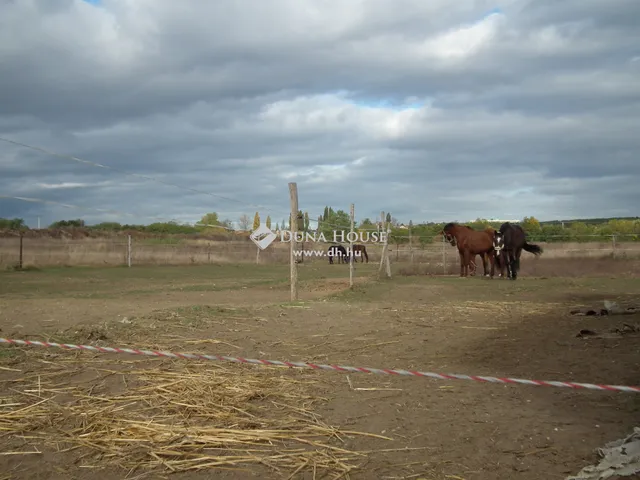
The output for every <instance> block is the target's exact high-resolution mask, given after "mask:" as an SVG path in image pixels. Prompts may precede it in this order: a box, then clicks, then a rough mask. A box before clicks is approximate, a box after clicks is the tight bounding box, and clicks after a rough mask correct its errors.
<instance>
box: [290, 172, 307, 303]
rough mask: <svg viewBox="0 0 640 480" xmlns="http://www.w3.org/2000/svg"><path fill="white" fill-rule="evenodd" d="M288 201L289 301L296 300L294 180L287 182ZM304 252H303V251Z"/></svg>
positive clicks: (296, 267)
mask: <svg viewBox="0 0 640 480" xmlns="http://www.w3.org/2000/svg"><path fill="white" fill-rule="evenodd" d="M289 201H290V203H291V216H290V219H289V224H290V225H289V228H290V230H291V244H290V246H291V249H290V254H289V262H290V265H291V301H292V302H295V301H297V300H298V264H297V263H296V256H295V249H296V233H298V185H297V184H296V183H295V182H291V183H289ZM303 254H304V252H303Z"/></svg>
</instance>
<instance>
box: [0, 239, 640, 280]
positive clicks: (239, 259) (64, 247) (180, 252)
mask: <svg viewBox="0 0 640 480" xmlns="http://www.w3.org/2000/svg"><path fill="white" fill-rule="evenodd" d="M624 239H625V236H624V235H616V236H615V237H612V238H611V239H608V240H607V239H602V238H601V237H598V238H593V237H591V236H584V237H579V238H576V237H574V238H572V240H571V241H554V242H538V244H539V245H541V246H542V247H543V248H544V254H543V258H545V259H558V258H612V259H624V258H640V242H634V241H624ZM329 246H330V245H329V244H324V243H310V242H307V243H305V244H300V248H301V249H304V250H305V254H304V255H302V254H300V255H299V257H298V258H299V261H300V262H301V263H302V264H318V263H329V258H328V257H327V249H328V247H329ZM289 248H290V245H289V243H283V242H279V241H276V242H274V243H273V244H271V245H270V246H269V247H268V248H266V249H265V250H259V249H258V248H257V247H256V245H255V244H254V243H253V242H252V241H251V240H250V239H249V238H246V239H243V238H240V239H238V238H234V239H230V240H227V241H225V240H219V239H215V240H210V239H206V238H198V239H188V238H174V237H156V238H141V239H140V238H132V237H129V236H127V235H121V236H114V237H103V238H100V237H98V238H84V239H65V238H50V237H40V238H32V237H26V236H25V237H19V236H14V237H0V268H3V269H6V268H29V267H38V268H42V267H55V266H122V265H130V266H143V265H144V266H151V265H206V264H224V263H231V264H232V263H254V264H265V265H268V264H274V265H276V264H282V265H284V264H288V263H289V259H290V251H289ZM366 249H367V254H368V256H369V263H372V262H379V261H380V256H381V253H382V245H381V244H367V245H366ZM479 258H480V257H477V259H476V263H478V261H479ZM389 259H390V261H391V262H392V263H403V264H428V265H431V266H433V267H434V268H436V269H437V268H440V267H441V272H442V273H454V272H455V269H456V268H458V267H459V255H458V251H457V249H456V248H454V247H452V246H451V245H450V244H448V243H446V242H443V241H435V242H433V243H427V244H421V243H418V242H416V244H411V245H409V244H406V243H398V244H394V243H392V242H390V244H389ZM362 260H364V258H363V257H359V258H358V259H357V262H361V261H362ZM334 263H336V262H334ZM436 271H437V270H436ZM434 273H435V271H434Z"/></svg>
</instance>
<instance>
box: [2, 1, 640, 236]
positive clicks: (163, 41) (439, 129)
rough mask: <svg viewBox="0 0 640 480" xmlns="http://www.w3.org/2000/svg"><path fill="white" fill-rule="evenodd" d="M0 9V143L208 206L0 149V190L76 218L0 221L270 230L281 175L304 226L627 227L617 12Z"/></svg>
mask: <svg viewBox="0 0 640 480" xmlns="http://www.w3.org/2000/svg"><path fill="white" fill-rule="evenodd" d="M54 3H55V5H54ZM496 8H499V9H500V10H501V12H502V13H501V14H493V15H489V13H490V12H491V11H492V10H494V9H496ZM0 11H1V14H0V68H1V71H2V75H0V136H2V137H7V138H10V139H13V140H16V141H19V142H23V143H27V144H31V145H35V146H40V147H43V148H46V149H48V150H51V151H54V152H57V153H60V154H66V155H73V156H76V157H80V158H83V159H87V160H91V161H93V162H98V163H103V164H105V165H108V166H111V167H114V168H116V169H122V170H126V171H128V172H132V173H139V174H143V175H147V176H151V177H154V178H156V179H158V180H161V181H165V182H169V183H175V184H178V185H181V186H184V187H189V188H192V189H195V190H200V191H203V192H210V193H213V194H216V195H218V196H212V195H204V194H197V193H194V192H192V191H188V190H181V189H177V188H174V187H171V186H167V185H162V184H159V183H154V182H150V181H143V180H142V179H139V178H133V177H128V176H126V175H122V174H121V173H117V172H114V171H110V170H104V169H99V168H94V167H91V166H88V165H84V164H82V163H78V162H73V161H70V160H67V159H62V158H58V157H54V156H50V155H46V154H44V153H42V152H37V151H33V150H29V149H27V148H23V147H19V146H15V145H12V144H8V143H5V142H0V195H10V196H23V197H35V198H42V199H46V200H51V201H56V202H61V203H67V204H73V205H78V206H83V207H85V208H86V209H87V210H85V211H80V210H77V211H74V210H71V209H65V208H62V207H56V206H52V205H38V204H33V203H27V202H20V201H9V200H6V199H0V216H5V217H13V216H17V217H24V218H25V219H26V220H27V221H28V222H29V223H30V224H31V225H34V224H35V221H36V217H37V216H38V215H40V216H42V217H43V218H47V219H51V220H53V219H60V218H77V217H82V218H85V219H86V220H87V221H90V222H94V221H95V222H97V221H102V220H119V221H122V222H133V221H140V222H149V221H153V220H152V219H150V218H148V217H164V218H167V219H170V218H175V219H178V220H181V221H191V222H193V221H196V220H198V218H199V217H200V216H201V215H202V214H204V213H206V212H209V211H218V212H219V213H220V214H221V215H222V216H223V217H228V218H231V219H232V220H237V218H238V217H239V216H240V215H241V214H242V213H246V214H249V215H252V214H253V212H255V211H256V210H260V212H261V215H262V216H263V218H264V217H266V215H268V214H270V215H271V216H272V218H273V219H274V220H275V219H282V218H284V217H285V216H286V215H287V211H288V192H287V182H289V181H296V182H298V188H299V192H300V204H301V207H302V208H303V209H306V210H308V211H309V212H310V214H311V216H312V217H313V218H315V217H316V216H317V215H318V214H319V213H321V211H322V208H323V207H324V205H326V204H330V205H332V206H333V207H334V208H343V209H345V210H348V208H349V204H350V203H352V202H353V203H355V205H356V214H357V217H358V218H360V219H362V218H364V217H377V216H378V215H379V212H380V211H381V210H384V211H390V212H392V214H393V215H394V216H396V217H397V218H400V219H401V220H405V221H408V220H409V219H412V220H413V221H414V222H418V221H424V220H443V221H444V220H454V219H457V220H460V221H466V220H469V219H471V218H475V217H505V216H508V217H516V218H518V217H519V218H521V217H523V216H525V215H535V216H536V217H538V218H542V219H554V218H568V217H572V216H573V217H586V216H607V215H637V213H638V212H637V205H638V204H639V203H640V193H638V192H639V191H640V190H638V188H637V184H638V180H639V179H640V162H638V160H637V157H638V153H639V152H640V138H639V137H638V135H637V125H639V124H640V82H638V81H637V79H638V77H639V74H640V47H638V45H640V29H639V28H638V26H639V25H638V23H639V22H638V20H637V19H638V18H640V4H638V2H637V1H633V0H612V1H610V2H607V3H606V4H605V3H603V2H600V1H595V0H580V1H578V0H564V1H563V2H555V1H544V0H536V1H535V2H533V1H526V0H504V1H500V2H493V1H484V0H482V1H474V2H471V1H466V0H465V1H463V0H461V1H459V2H445V1H444V0H438V1H433V2H423V1H419V0H397V1H396V2H387V1H382V0H373V1H370V2H366V3H350V2H339V1H337V0H332V1H328V2H321V3H320V2H312V1H311V0H296V1H294V0H280V1H274V2H269V3H260V2H257V3H256V2H254V1H249V0H243V1H241V0H236V1H233V2H224V3H219V2H208V3H207V2H197V1H195V0H194V1H189V0H183V1H181V2H171V1H164V0H163V1H157V0H154V1H153V2H152V1H151V0H148V1H146V2H145V1H144V0H139V1H137V2H123V1H116V0H103V1H102V4H101V5H100V6H93V5H90V4H88V3H85V2H83V1H80V0H76V1H67V2H53V3H52V2H49V1H46V0H30V1H22V2H4V3H3V4H2V6H0ZM407 105H411V106H407ZM416 105H418V106H420V105H421V107H420V108H416ZM220 197H227V199H225V198H220ZM229 198H231V199H235V200H237V201H231V200H228V199H229ZM90 209H108V210H117V211H119V212H123V213H131V214H134V215H135V216H133V217H131V216H122V215H121V216H120V217H119V216H118V215H106V214H101V213H99V212H95V211H90ZM48 221H49V220H47V222H48Z"/></svg>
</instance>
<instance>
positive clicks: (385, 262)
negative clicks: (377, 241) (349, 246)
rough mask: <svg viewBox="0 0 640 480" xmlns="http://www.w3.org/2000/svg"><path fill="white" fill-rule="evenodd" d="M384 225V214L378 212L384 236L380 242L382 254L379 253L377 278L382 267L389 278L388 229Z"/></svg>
mask: <svg viewBox="0 0 640 480" xmlns="http://www.w3.org/2000/svg"><path fill="white" fill-rule="evenodd" d="M385 226H386V221H385V216H384V212H380V231H381V232H385V231H386V236H385V240H384V243H383V244H382V254H381V255H380V267H379V268H378V278H379V277H380V276H381V274H382V268H383V267H386V268H385V271H386V272H385V273H386V274H387V277H389V278H391V265H390V263H389V251H388V250H389V230H388V228H385Z"/></svg>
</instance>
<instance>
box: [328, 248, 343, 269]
mask: <svg viewBox="0 0 640 480" xmlns="http://www.w3.org/2000/svg"><path fill="white" fill-rule="evenodd" d="M327 256H328V257H329V264H330V265H332V264H333V259H334V258H337V259H338V263H347V249H346V248H344V247H343V246H342V245H331V246H330V247H329V248H328V249H327Z"/></svg>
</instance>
